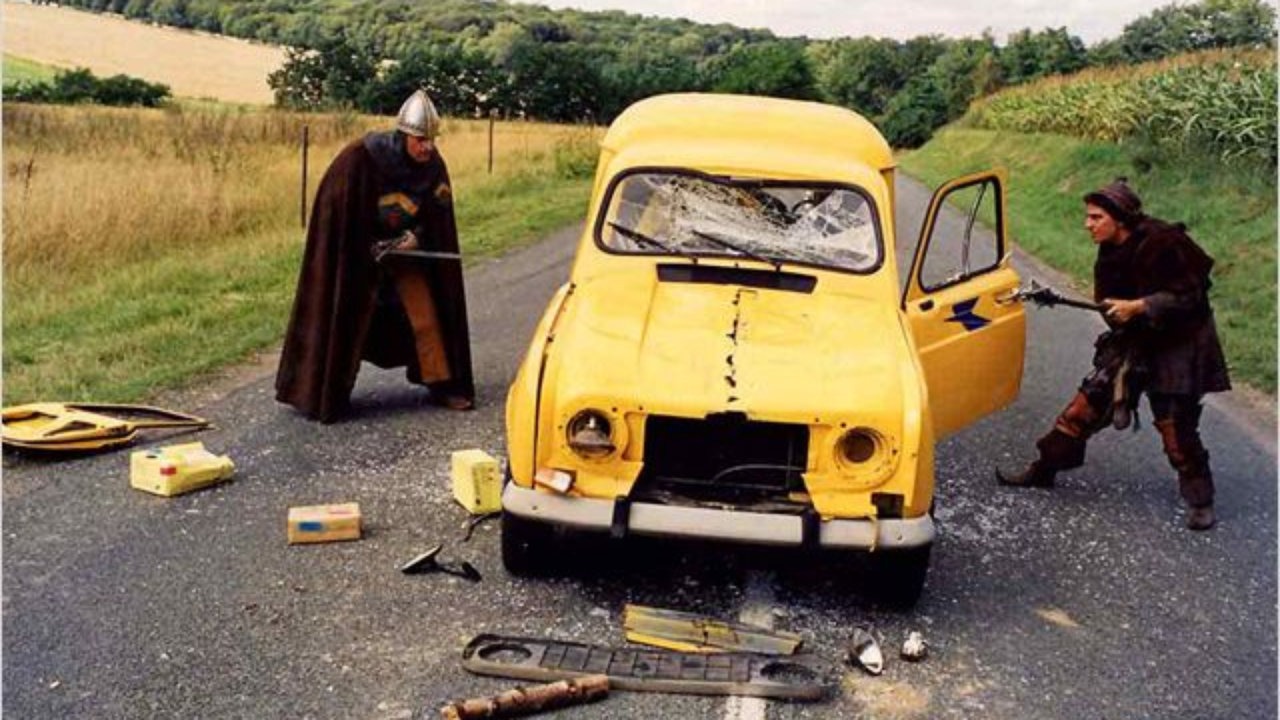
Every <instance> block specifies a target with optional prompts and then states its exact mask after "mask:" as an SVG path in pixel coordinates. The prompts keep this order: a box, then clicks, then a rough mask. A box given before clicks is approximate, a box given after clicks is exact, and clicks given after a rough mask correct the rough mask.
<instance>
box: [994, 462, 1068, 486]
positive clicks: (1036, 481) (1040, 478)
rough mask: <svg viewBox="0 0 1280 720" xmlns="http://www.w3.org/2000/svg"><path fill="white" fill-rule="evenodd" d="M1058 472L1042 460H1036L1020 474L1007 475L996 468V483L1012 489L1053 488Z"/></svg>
mask: <svg viewBox="0 0 1280 720" xmlns="http://www.w3.org/2000/svg"><path fill="white" fill-rule="evenodd" d="M1057 474H1058V473H1057V471H1056V470H1054V469H1053V468H1051V467H1049V466H1048V465H1046V464H1045V463H1044V462H1042V461H1040V460H1036V461H1034V462H1032V463H1031V464H1030V465H1028V466H1027V469H1026V470H1023V471H1022V472H1020V473H1005V472H1003V471H1001V470H1000V468H996V482H998V483H1000V484H1001V485H1008V486H1010V487H1038V488H1051V487H1053V477H1054V475H1057Z"/></svg>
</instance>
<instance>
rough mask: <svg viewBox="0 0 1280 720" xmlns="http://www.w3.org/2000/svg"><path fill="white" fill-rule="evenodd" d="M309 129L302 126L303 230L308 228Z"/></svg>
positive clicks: (301, 214) (300, 215)
mask: <svg viewBox="0 0 1280 720" xmlns="http://www.w3.org/2000/svg"><path fill="white" fill-rule="evenodd" d="M308 129H309V128H308V127H307V126H306V125H303V126H302V197H301V198H300V200H301V211H300V213H299V218H300V219H301V221H302V227H303V228H306V227H307V145H308V144H309V143H308V141H309V138H308Z"/></svg>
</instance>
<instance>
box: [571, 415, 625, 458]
mask: <svg viewBox="0 0 1280 720" xmlns="http://www.w3.org/2000/svg"><path fill="white" fill-rule="evenodd" d="M565 434H566V436H567V438H568V441H569V448H570V449H571V450H573V451H574V452H575V453H577V454H578V455H580V456H582V457H584V458H587V459H590V460H598V459H600V458H604V457H608V456H609V455H612V454H613V453H614V452H615V451H616V450H617V449H618V446H617V445H616V444H615V443H614V441H613V423H612V422H610V420H609V417H608V416H607V415H605V414H604V413H603V412H600V411H599V410H580V411H579V412H577V413H576V414H575V415H574V416H573V417H572V418H570V419H569V423H568V425H566V426H565Z"/></svg>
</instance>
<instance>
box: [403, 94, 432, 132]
mask: <svg viewBox="0 0 1280 720" xmlns="http://www.w3.org/2000/svg"><path fill="white" fill-rule="evenodd" d="M396 129H397V130H399V131H400V132H402V133H404V134H406V135H413V136H415V137H425V138H434V137H435V136H436V134H438V133H439V132H440V113H438V112H436V106H435V105H433V104H432V103H431V98H429V97H427V94H426V93H425V92H423V91H421V90H415V91H414V92H413V94H412V95H410V96H409V99H408V100H405V101H404V104H403V105H401V106H400V114H399V115H398V116H397V117H396Z"/></svg>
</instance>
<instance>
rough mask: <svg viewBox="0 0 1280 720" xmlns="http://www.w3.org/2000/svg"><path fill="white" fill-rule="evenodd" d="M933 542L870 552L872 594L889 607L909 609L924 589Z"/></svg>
mask: <svg viewBox="0 0 1280 720" xmlns="http://www.w3.org/2000/svg"><path fill="white" fill-rule="evenodd" d="M932 549H933V546H932V545H925V546H924V547H918V548H911V549H909V550H890V551H884V552H878V553H874V554H872V556H871V594H872V596H873V597H874V599H876V600H879V601H880V602H883V603H884V604H886V605H889V606H890V607H893V608H896V609H900V610H908V609H910V608H912V607H914V606H915V604H916V602H917V601H918V600H920V595H921V593H923V592H924V581H925V576H926V575H928V574H929V554H930V551H931V550H932Z"/></svg>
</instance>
